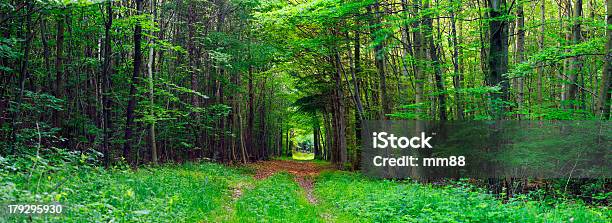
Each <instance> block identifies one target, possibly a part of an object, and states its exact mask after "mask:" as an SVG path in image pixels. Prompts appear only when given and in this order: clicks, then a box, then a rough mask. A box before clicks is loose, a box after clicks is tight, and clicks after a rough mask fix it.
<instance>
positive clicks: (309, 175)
mask: <svg viewBox="0 0 612 223" xmlns="http://www.w3.org/2000/svg"><path fill="white" fill-rule="evenodd" d="M251 165H252V166H253V167H254V168H255V169H256V170H257V171H256V173H255V179H265V178H267V177H269V176H272V175H273V174H275V173H278V172H288V173H290V174H292V175H294V176H295V177H294V178H293V179H294V180H295V181H296V182H297V183H298V184H299V185H300V187H302V188H304V191H306V198H307V199H308V201H309V202H310V203H312V204H316V203H317V199H316V198H315V196H314V194H313V193H312V190H313V187H314V180H313V177H315V176H317V175H319V173H321V171H323V170H326V169H331V167H330V166H329V165H321V164H315V163H312V162H298V161H289V160H271V161H261V162H257V163H254V164H251Z"/></svg>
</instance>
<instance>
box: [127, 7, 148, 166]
mask: <svg viewBox="0 0 612 223" xmlns="http://www.w3.org/2000/svg"><path fill="white" fill-rule="evenodd" d="M142 2H143V0H136V15H137V16H138V15H141V14H142ZM141 42H142V24H141V21H137V22H136V25H135V26H134V62H133V63H134V66H133V68H134V69H133V72H132V79H131V81H130V92H129V96H128V97H129V99H128V106H127V109H126V114H125V117H126V122H125V136H124V140H125V143H124V145H123V157H124V158H125V159H126V160H127V161H128V162H132V160H131V159H130V152H131V150H132V143H133V142H132V134H133V133H132V131H133V130H132V126H133V125H134V118H135V115H134V109H135V108H136V103H137V101H136V86H137V85H138V82H139V81H138V76H139V75H140V67H141V66H142V49H141Z"/></svg>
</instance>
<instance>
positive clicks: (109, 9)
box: [101, 1, 113, 166]
mask: <svg viewBox="0 0 612 223" xmlns="http://www.w3.org/2000/svg"><path fill="white" fill-rule="evenodd" d="M112 4H113V3H112V1H107V2H106V14H107V20H106V21H105V23H104V56H103V57H104V62H103V63H102V69H101V72H102V74H101V76H102V133H103V139H102V152H103V154H104V163H105V165H106V166H109V165H110V161H111V157H110V155H111V149H110V138H111V131H110V130H111V129H112V126H111V125H112V121H111V118H112V117H111V99H110V98H111V97H110V96H109V94H110V90H111V77H110V76H111V75H110V69H111V68H110V67H111V60H112V58H111V54H112V52H111V51H112V46H111V34H110V29H111V27H112V26H113V6H112Z"/></svg>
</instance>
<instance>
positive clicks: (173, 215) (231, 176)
mask: <svg viewBox="0 0 612 223" xmlns="http://www.w3.org/2000/svg"><path fill="white" fill-rule="evenodd" d="M242 172H243V171H242V170H239V169H230V168H226V167H224V166H222V165H218V164H211V163H202V164H197V165H195V164H186V165H180V166H163V167H157V168H141V169H139V170H137V171H106V170H102V169H99V168H95V169H87V170H79V169H74V170H72V171H61V172H58V173H55V174H51V175H42V176H34V178H33V179H32V180H31V181H30V182H31V183H27V181H26V180H25V179H27V178H25V179H24V178H22V179H19V178H15V179H14V180H15V185H14V186H15V187H13V189H12V190H11V189H7V188H8V187H6V186H5V187H4V188H3V189H0V190H10V191H6V192H10V195H9V196H13V199H10V200H16V201H17V202H19V203H29V202H34V201H40V202H51V201H59V202H60V203H62V204H63V205H65V206H66V208H65V213H64V214H62V215H59V216H50V215H45V216H34V219H33V220H34V221H37V222H159V221H163V222H195V221H199V220H201V219H205V218H206V217H207V216H208V214H209V212H211V211H212V210H214V209H216V208H218V207H220V206H222V204H223V202H224V201H225V200H224V198H225V197H227V196H229V193H230V190H229V188H230V187H232V185H234V184H237V183H238V182H243V181H249V180H252V178H251V177H249V176H248V175H245V174H243V173H242ZM33 182H36V183H33ZM62 182H63V183H62ZM57 185H60V186H58V189H57V190H54V188H55V187H56V186H57ZM3 192H4V191H3ZM32 192H33V193H35V195H32V194H30V193H32ZM12 217H13V218H9V219H2V218H1V217H0V222H4V221H9V222H17V221H24V220H26V219H25V218H14V217H15V216H14V215H13V216H12Z"/></svg>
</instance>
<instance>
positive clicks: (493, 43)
mask: <svg viewBox="0 0 612 223" xmlns="http://www.w3.org/2000/svg"><path fill="white" fill-rule="evenodd" d="M488 3H489V8H490V9H489V10H490V11H489V53H488V56H489V58H488V63H489V64H488V65H489V66H488V67H489V73H488V75H487V83H488V84H489V85H490V86H498V87H500V92H494V93H492V95H491V96H492V97H491V99H492V102H493V103H492V114H493V117H494V118H496V119H503V118H504V108H503V107H504V106H503V104H504V103H503V102H504V101H508V85H509V83H508V80H507V78H506V76H504V74H506V73H507V72H508V21H507V17H506V16H507V15H508V11H507V10H508V8H507V5H506V0H488Z"/></svg>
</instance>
